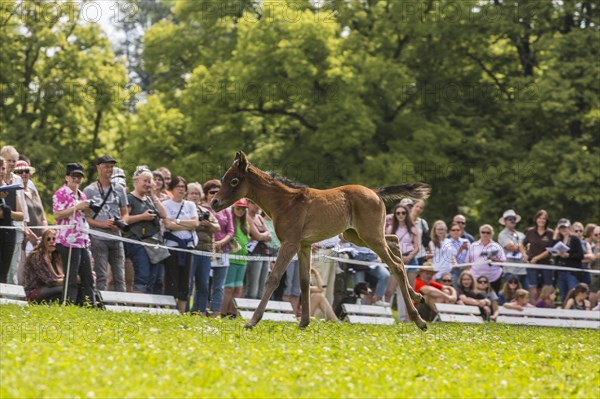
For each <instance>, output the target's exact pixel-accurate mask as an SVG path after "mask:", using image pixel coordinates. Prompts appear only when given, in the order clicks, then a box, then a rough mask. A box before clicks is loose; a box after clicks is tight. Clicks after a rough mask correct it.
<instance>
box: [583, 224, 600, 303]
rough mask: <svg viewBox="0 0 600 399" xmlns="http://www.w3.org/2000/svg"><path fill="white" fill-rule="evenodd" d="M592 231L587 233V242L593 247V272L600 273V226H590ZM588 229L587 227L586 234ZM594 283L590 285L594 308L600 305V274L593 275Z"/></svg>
mask: <svg viewBox="0 0 600 399" xmlns="http://www.w3.org/2000/svg"><path fill="white" fill-rule="evenodd" d="M590 227H591V229H590V231H589V232H588V233H586V236H587V237H586V240H587V241H588V242H589V243H590V245H591V247H592V254H593V255H594V260H593V261H592V263H591V267H590V269H591V270H596V271H600V226H596V225H595V224H593V225H591V226H590ZM587 231H588V228H587V226H586V232H587ZM591 280H592V283H591V284H590V291H591V292H592V293H591V294H590V302H591V304H592V305H594V307H596V304H597V303H598V295H597V293H598V291H600V274H598V273H594V274H592V279H591Z"/></svg>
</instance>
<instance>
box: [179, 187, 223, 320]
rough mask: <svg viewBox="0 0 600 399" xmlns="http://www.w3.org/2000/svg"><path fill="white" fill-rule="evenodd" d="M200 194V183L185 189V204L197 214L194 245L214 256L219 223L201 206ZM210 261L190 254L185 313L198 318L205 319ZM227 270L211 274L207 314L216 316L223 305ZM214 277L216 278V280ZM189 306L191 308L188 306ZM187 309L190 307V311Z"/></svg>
mask: <svg viewBox="0 0 600 399" xmlns="http://www.w3.org/2000/svg"><path fill="white" fill-rule="evenodd" d="M202 198H204V193H203V192H202V186H201V185H200V183H197V182H194V183H190V184H188V186H187V200H188V201H191V202H193V203H194V204H196V210H197V212H198V219H199V223H198V227H196V234H197V235H198V245H196V249H197V250H199V251H206V252H214V250H215V244H214V242H215V240H214V237H215V232H217V231H219V230H220V228H221V227H220V226H219V221H218V220H217V218H216V217H215V215H213V214H212V213H211V212H210V211H209V209H208V207H206V206H205V205H204V204H203V203H202ZM210 262H211V259H210V256H209V255H200V254H194V255H193V260H192V270H191V274H190V297H189V298H188V303H187V310H189V311H191V312H193V313H195V314H200V315H206V308H207V306H208V297H209V281H210V272H211V264H210ZM226 267H227V266H225V268H223V267H221V268H215V269H214V270H213V271H214V272H215V273H214V274H213V284H212V295H211V298H212V301H211V311H212V312H213V315H214V316H216V315H218V314H220V313H221V305H222V303H223V283H224V280H225V276H226V275H227V269H226ZM217 274H218V276H217ZM194 286H195V288H196V290H195V295H194V296H193V298H192V292H193V290H192V288H193V287H194ZM190 303H191V305H190ZM190 306H191V307H190Z"/></svg>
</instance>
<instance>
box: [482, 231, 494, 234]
mask: <svg viewBox="0 0 600 399" xmlns="http://www.w3.org/2000/svg"><path fill="white" fill-rule="evenodd" d="M481 234H492V232H491V231H482V232H481Z"/></svg>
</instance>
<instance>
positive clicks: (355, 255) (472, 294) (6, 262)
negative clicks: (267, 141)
mask: <svg viewBox="0 0 600 399" xmlns="http://www.w3.org/2000/svg"><path fill="white" fill-rule="evenodd" d="M116 164H117V160H116V159H114V158H113V157H111V156H110V155H103V156H101V157H99V158H98V159H97V161H96V172H97V177H96V180H91V179H90V183H89V184H88V185H87V186H85V187H83V188H81V184H82V181H83V179H84V178H85V173H84V168H83V167H82V166H81V165H80V164H78V163H69V164H67V165H66V166H65V178H64V185H63V186H62V187H59V188H57V190H56V192H55V193H54V196H53V198H52V211H53V216H54V219H55V220H56V224H57V228H49V227H48V221H47V219H46V215H45V213H44V208H43V204H42V202H41V199H40V196H39V195H38V193H37V189H36V188H35V184H34V183H33V181H32V179H31V177H32V175H33V174H34V173H35V171H36V170H35V168H34V167H33V166H32V165H31V164H30V162H29V160H28V159H27V157H24V156H22V155H19V153H18V152H17V150H16V149H15V148H13V147H11V146H5V147H3V148H2V149H1V150H0V169H1V170H0V177H1V181H0V185H7V184H15V183H16V184H21V185H23V187H24V189H22V190H16V191H2V192H0V198H1V200H0V226H13V227H18V228H17V229H0V263H1V265H2V267H1V268H0V282H3V283H5V282H8V283H12V284H19V283H21V284H22V285H24V286H25V290H26V293H27V296H28V298H29V300H31V301H38V302H39V301H48V300H57V301H64V300H66V301H67V302H71V303H76V304H89V305H92V306H93V305H95V302H96V297H95V292H96V291H97V290H107V289H108V290H114V291H132V292H139V293H151V294H157V293H161V294H162V293H164V294H167V295H172V296H174V297H175V298H176V299H177V304H178V309H179V310H180V312H182V313H183V312H191V313H192V314H197V315H211V316H219V315H223V316H230V317H235V316H236V309H235V306H233V299H234V298H236V297H247V298H261V297H262V292H263V289H264V285H265V281H266V278H267V275H268V273H269V272H270V266H271V262H269V261H267V260H250V261H246V260H245V259H243V258H240V257H238V256H233V255H242V256H243V255H248V254H250V255H260V256H263V257H268V256H276V255H277V251H278V249H279V242H278V240H277V236H276V234H275V231H274V229H273V224H272V221H271V220H269V218H268V216H267V215H265V214H264V213H263V212H262V210H261V209H260V208H259V207H258V205H256V204H255V203H253V202H252V201H251V200H249V199H242V200H240V201H238V202H236V203H235V204H234V205H233V206H232V207H231V208H230V209H225V210H222V211H220V212H215V211H214V210H213V209H212V208H211V205H210V204H211V200H212V198H213V197H214V195H215V194H216V193H217V192H218V191H219V189H220V185H221V183H220V181H219V180H209V181H206V182H204V183H203V184H200V183H198V182H191V183H188V182H187V180H186V179H185V178H184V177H182V176H171V173H170V171H169V170H168V169H166V168H165V167H160V168H158V169H156V170H154V171H153V170H151V169H150V168H148V167H146V166H138V167H137V168H136V170H135V172H134V173H133V175H132V176H131V177H132V182H133V184H132V187H131V188H132V189H131V190H130V191H129V190H128V187H127V176H126V174H125V172H124V171H123V169H120V168H118V167H116ZM424 209H425V203H424V202H423V201H416V202H414V201H412V200H410V199H403V200H402V201H401V202H400V203H398V204H396V205H395V206H394V207H393V208H392V212H391V214H389V215H387V217H386V234H388V235H395V236H396V237H397V239H398V241H399V243H400V247H399V249H400V253H399V256H401V257H402V259H403V262H404V264H405V265H406V266H407V267H408V273H407V274H408V277H409V282H410V284H411V285H412V286H413V287H414V289H415V290H416V291H417V292H420V293H421V294H423V296H424V297H425V303H424V304H420V306H419V307H420V312H421V313H422V314H423V315H424V316H425V317H427V318H429V319H431V317H433V313H434V310H435V303H438V302H444V303H459V304H468V305H474V306H478V307H479V308H480V309H481V313H482V314H483V315H484V316H485V317H486V318H487V319H488V320H494V319H495V318H496V316H497V314H498V307H499V306H506V307H511V308H513V309H522V308H524V307H529V306H537V307H564V308H568V309H591V308H594V307H597V306H598V305H597V304H598V295H597V293H598V291H599V290H600V275H598V274H590V273H587V272H586V270H590V269H593V270H600V244H599V242H600V226H596V225H595V224H588V225H586V226H585V227H584V225H583V224H582V223H580V222H575V223H571V222H570V221H569V220H568V219H566V218H560V219H558V222H557V223H556V225H555V226H553V227H554V228H550V225H549V224H550V217H549V215H548V214H547V212H545V211H544V210H540V211H539V212H537V214H536V215H535V216H534V218H533V220H534V221H535V223H534V225H533V226H531V227H528V228H525V229H522V230H521V229H519V228H518V227H517V226H518V224H519V222H520V221H521V216H520V215H519V214H517V213H516V212H515V211H514V210H512V209H509V210H506V211H505V212H504V213H503V214H502V216H501V217H500V219H499V220H498V225H499V226H500V228H501V231H500V232H499V233H498V234H497V235H496V232H495V229H494V227H493V226H492V224H489V223H486V224H483V225H481V226H479V228H478V229H477V232H478V237H477V238H475V237H474V236H473V235H471V234H469V233H468V231H467V229H466V217H465V216H464V215H456V216H454V218H453V219H452V221H450V222H449V223H446V222H445V221H443V220H436V221H435V222H434V223H433V224H432V225H431V228H430V227H429V224H428V223H427V221H426V220H425V219H423V218H421V215H422V213H423V211H424ZM496 236H497V241H496V240H495V237H496ZM121 237H123V238H126V239H128V240H133V242H132V241H127V240H122V239H120V238H121ZM124 241H125V242H124ZM135 241H140V242H145V243H154V244H159V243H163V244H165V245H166V247H167V248H168V249H164V248H159V247H154V248H153V247H151V246H142V245H138V244H136V243H135ZM178 249H182V250H188V249H196V250H200V251H206V252H212V253H218V254H219V256H210V255H207V254H192V253H191V252H188V251H179V250H178ZM340 249H341V250H342V252H345V253H347V254H348V256H349V258H350V259H354V260H358V261H366V262H372V263H373V264H372V265H370V266H364V265H362V266H361V265H359V264H352V263H343V262H341V263H340V262H330V261H325V262H317V264H315V267H314V269H312V270H311V282H312V284H311V290H310V295H311V309H310V312H311V314H312V313H314V312H316V311H317V309H318V310H320V311H321V312H322V314H323V315H325V317H326V318H327V319H329V320H333V321H337V320H338V317H337V316H339V312H338V315H337V316H336V314H335V312H334V311H333V308H336V309H338V308H339V304H340V302H341V301H342V300H343V298H344V296H346V297H347V295H345V294H346V293H345V291H346V288H347V286H348V284H347V283H348V279H346V278H345V277H346V276H348V275H352V278H351V280H352V285H353V286H356V287H361V292H360V293H356V292H355V293H354V296H355V299H356V300H358V301H360V302H362V303H368V304H373V305H377V306H391V303H392V302H393V296H394V292H395V291H396V292H397V290H396V288H397V287H396V281H395V279H392V278H390V272H389V270H387V268H386V267H385V266H382V265H378V264H376V262H377V257H376V255H375V254H374V253H373V252H372V251H371V250H370V249H368V248H360V247H356V246H353V245H351V244H350V243H346V242H344V241H343V239H342V238H341V237H338V238H335V237H334V238H333V239H332V240H326V241H324V242H321V243H317V244H315V246H314V252H315V254H327V255H333V254H334V253H332V252H330V251H332V250H336V252H335V254H338V253H339V251H340ZM317 259H323V258H317ZM67 265H68V267H67ZM544 265H556V266H563V267H568V268H570V269H571V270H552V269H547V268H545V267H544ZM340 266H341V267H340ZM67 271H68V272H67ZM342 273H343V275H344V277H343V278H341V279H337V278H336V276H337V275H340V274H342ZM365 285H366V287H367V289H366V290H365V289H363V288H362V287H363V286H365ZM369 285H370V286H371V287H373V291H371V290H370V289H369V288H368V287H369ZM328 286H329V288H328ZM334 286H341V289H336V290H335V291H336V294H335V298H334V296H333V294H332V293H333V292H334ZM280 288H281V289H278V290H277V291H276V293H279V294H277V295H278V296H279V297H278V298H277V299H283V300H287V301H289V302H291V303H292V305H293V306H294V308H295V309H299V308H300V303H301V301H300V300H299V299H300V296H301V294H300V287H299V271H298V263H297V261H292V262H291V264H290V265H289V267H288V270H287V272H286V275H285V277H284V279H283V280H282V284H281V286H280ZM367 292H368V293H367ZM397 299H398V302H397V306H398V312H399V314H400V315H402V314H405V313H403V307H404V306H405V305H404V303H403V302H402V300H401V298H400V295H397ZM332 303H333V305H334V306H332Z"/></svg>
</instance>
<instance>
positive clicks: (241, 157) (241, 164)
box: [235, 151, 249, 172]
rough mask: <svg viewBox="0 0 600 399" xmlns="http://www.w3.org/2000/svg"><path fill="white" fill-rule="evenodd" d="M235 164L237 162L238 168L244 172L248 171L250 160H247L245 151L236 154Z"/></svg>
mask: <svg viewBox="0 0 600 399" xmlns="http://www.w3.org/2000/svg"><path fill="white" fill-rule="evenodd" d="M235 162H237V166H238V168H239V169H241V170H242V171H244V172H246V171H247V170H248V164H249V162H248V158H246V154H244V151H239V152H237V153H236V154H235Z"/></svg>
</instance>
